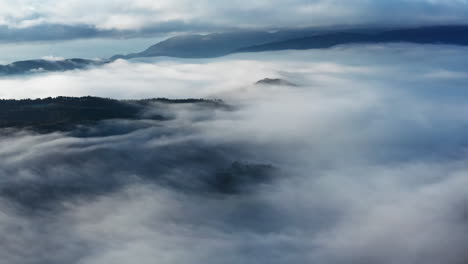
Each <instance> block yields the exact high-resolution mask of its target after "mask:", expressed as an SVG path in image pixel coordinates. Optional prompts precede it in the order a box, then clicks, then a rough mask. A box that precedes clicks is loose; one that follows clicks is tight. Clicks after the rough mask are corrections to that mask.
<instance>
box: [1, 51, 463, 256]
mask: <svg viewBox="0 0 468 264" xmlns="http://www.w3.org/2000/svg"><path fill="white" fill-rule="evenodd" d="M428 54H430V56H428ZM467 54H468V50H467V49H466V48H455V47H448V46H425V47H424V49H421V46H418V45H378V46H375V45H370V46H360V47H356V46H355V47H340V48H335V49H329V50H316V51H286V52H276V53H261V54H255V55H252V54H237V55H234V56H227V57H224V58H220V59H213V60H164V59H161V58H159V59H154V60H152V61H151V60H150V61H149V62H146V63H142V62H128V61H123V60H119V61H116V62H114V63H112V64H109V65H107V66H104V67H99V68H94V69H90V70H83V71H72V72H65V73H51V74H44V75H31V76H28V77H9V78H4V79H0V87H14V88H15V89H2V90H1V93H2V96H4V97H11V98H24V97H38V96H49V95H51V96H55V95H88V94H91V95H99V96H106V97H117V98H140V97H158V96H166V97H177V98H184V97H210V96H211V97H217V98H223V99H225V100H226V102H227V103H230V104H232V105H234V106H236V109H235V110H234V111H228V112H225V111H213V112H212V111H208V112H207V111H202V110H200V109H198V110H196V109H193V108H187V109H184V108H183V107H182V108H178V107H174V108H173V109H172V111H174V112H175V113H176V115H177V117H178V118H177V119H176V120H173V121H168V122H157V121H116V120H114V121H108V122H103V123H100V124H99V125H96V126H93V127H92V128H91V132H89V133H91V135H92V136H91V137H80V136H76V135H74V134H73V133H71V134H69V133H54V134H47V135H36V134H31V133H28V132H24V131H23V132H20V133H17V134H16V133H13V132H5V133H4V134H0V177H1V179H2V181H1V185H0V186H13V187H14V186H16V185H15V184H20V187H21V188H19V189H13V190H21V191H22V192H21V193H22V194H23V195H24V196H25V197H26V198H27V197H28V192H26V191H25V190H32V191H34V190H37V189H39V190H41V188H45V190H47V186H48V185H47V183H48V184H52V186H59V187H60V186H62V188H64V190H65V191H67V192H66V198H62V199H58V201H57V203H58V204H59V205H57V206H58V208H54V209H53V211H52V212H53V213H50V214H47V212H48V211H47V210H40V209H38V210H39V212H38V213H37V214H34V213H31V214H28V215H26V216H25V215H22V214H20V213H19V212H17V211H16V210H14V209H13V208H10V206H9V205H10V204H11V203H10V202H11V201H3V200H0V233H2V238H3V239H2V240H1V241H0V255H2V257H4V258H5V259H7V260H8V262H9V263H12V264H17V263H18V264H19V263H21V264H25V263H26V264H30V263H31V264H33V263H34V264H36V263H38V262H39V261H42V262H44V263H54V264H55V263H64V262H66V263H83V264H100V263H108V262H113V263H116V264H127V263H133V262H138V263H142V264H146V263H153V262H154V260H155V259H157V260H158V263H161V264H166V263H182V264H184V263H194V262H196V263H208V264H210V263H220V262H221V263H227V264H231V263H233V264H234V263H249V262H252V261H255V262H256V263H334V264H339V263H363V262H364V263H384V264H386V263H413V262H417V263H429V264H439V263H458V261H459V260H465V259H466V252H465V248H466V247H465V245H466V243H467V242H468V239H467V238H466V236H465V234H466V231H467V229H468V225H467V224H466V205H465V204H466V198H467V195H466V191H465V189H466V188H465V186H466V183H467V177H466V175H467V172H468V166H467V165H466V164H467V163H466V161H467V159H468V156H467V152H466V146H467V143H468V139H467V138H466V135H467V132H468V129H467V127H468V126H467V124H468V107H467V106H466V98H467V97H468V94H467V93H466V82H464V81H463V79H462V81H460V79H459V78H428V77H427V76H428V75H431V74H433V73H434V72H438V71H443V72H445V71H447V72H464V69H468V62H466V61H464V60H460V58H464V57H466V55H467ZM252 56H255V57H252ZM265 77H281V78H284V79H287V80H289V81H291V82H295V83H297V84H298V85H299V86H297V87H285V86H263V85H262V86H256V85H253V83H254V82H255V81H257V80H259V79H262V78H265ZM158 110H159V109H158V108H156V109H155V111H158ZM201 117H203V118H201ZM109 131H110V132H109ZM116 134H117V135H116ZM192 159H194V160H195V161H193V160H192ZM224 159H226V160H227V161H231V160H242V161H249V162H260V163H271V164H273V165H275V166H276V167H278V168H279V169H280V172H279V173H280V176H281V177H278V178H277V179H275V181H273V182H271V183H267V184H258V185H255V186H254V187H253V190H252V191H251V192H245V193H242V194H240V195H221V194H219V193H212V192H210V191H209V190H208V191H206V190H205V191H199V189H196V188H197V187H198V186H199V185H197V184H198V183H199V182H198V180H200V179H199V178H198V177H203V176H204V175H205V174H204V173H206V170H208V169H209V168H211V167H210V166H215V165H217V162H220V160H221V161H222V162H226V160H224ZM213 160H214V161H213ZM102 175H105V177H103V176H102ZM205 176H206V175H205ZM159 177H162V178H163V180H162V181H158V179H159ZM164 180H165V181H164ZM170 180H172V181H170ZM168 181H169V183H167V182H168ZM116 182H117V183H119V184H122V185H123V186H124V187H123V188H117V189H112V188H110V190H109V189H106V188H107V187H109V186H113V185H112V184H116ZM102 183H104V184H102ZM10 184H11V185H10ZM21 184H23V185H21ZM99 184H102V185H99ZM177 184H182V185H183V186H189V187H191V188H192V189H190V188H188V190H186V189H183V188H177V187H170V186H173V185H176V186H177ZM184 184H185V185H184ZM75 185H78V186H81V188H83V189H81V191H80V192H79V193H78V195H76V193H75V196H72V194H73V191H72V190H71V191H70V186H75ZM44 186H45V187H44ZM63 186H64V187H63ZM90 186H91V187H90ZM96 186H105V187H106V188H104V190H101V189H99V188H97V190H96V189H93V188H92V187H96ZM17 188H18V187H17ZM193 188H194V189H195V190H196V191H193ZM58 190H59V191H60V188H59V189H58ZM83 190H86V191H83ZM55 191H56V192H55V193H57V192H58V193H60V192H59V191H57V189H56V190H55ZM69 192H71V193H69ZM15 193H16V192H15ZM15 193H14V194H15ZM50 193H54V192H47V194H50ZM70 196H72V197H73V198H70ZM32 197H33V198H35V197H36V196H32ZM48 197H50V196H45V199H47V198H48ZM4 199H10V200H12V201H15V199H16V200H19V201H21V199H24V197H23V198H22V196H14V195H13V196H12V197H9V198H8V197H7V198H4ZM27 201H28V200H27ZM34 201H35V202H40V199H34ZM26 206H33V207H34V204H33V205H31V204H26ZM36 212H37V211H36ZM44 212H46V213H44ZM10 230H14V231H10ZM428 230H429V231H428ZM37 241H42V243H37ZM25 248H27V249H28V251H27V253H24V252H25V251H24V249H25ZM38 260H39V261H38ZM39 263H40V262H39ZM41 264H42V263H41Z"/></svg>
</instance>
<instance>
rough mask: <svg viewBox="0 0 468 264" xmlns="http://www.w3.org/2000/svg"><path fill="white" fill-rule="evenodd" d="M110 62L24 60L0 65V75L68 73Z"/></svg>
mask: <svg viewBox="0 0 468 264" xmlns="http://www.w3.org/2000/svg"><path fill="white" fill-rule="evenodd" d="M108 62H110V61H109V60H85V59H66V60H25V61H17V62H13V63H11V64H8V65H0V75H12V74H25V73H39V72H49V71H68V70H74V69H83V68H86V67H89V66H99V65H103V64H105V63H108Z"/></svg>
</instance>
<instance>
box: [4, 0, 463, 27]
mask: <svg viewBox="0 0 468 264" xmlns="http://www.w3.org/2000/svg"><path fill="white" fill-rule="evenodd" d="M0 10H1V11H0V25H7V26H12V27H20V28H25V27H31V26H36V25H40V24H59V25H89V26H92V27H96V28H97V29H101V30H113V29H118V30H141V29H145V28H154V29H156V30H157V31H160V30H171V31H186V30H190V29H193V28H205V29H206V28H210V27H214V26H216V27H229V28H233V27H234V28H237V27H248V28H251V27H256V28H258V27H297V26H330V25H336V24H345V25H349V24H352V25H353V24H421V23H431V24H439V23H466V22H467V18H468V16H467V15H466V14H468V12H467V11H468V3H467V2H466V1H465V0H438V1H435V0H398V1H395V0H383V1H368V0H352V1H350V0H346V1H344V0H313V1H309V0H277V1H255V2H252V1H245V0H236V1H215V2H214V1H207V0H203V1H197V2H193V1H188V0H176V1H174V0H172V1H169V0H160V1H147V0H135V1H128V0H118V1H116V0H113V1H107V0H106V1H100V2H99V3H96V2H95V1H89V0H81V1H78V0H63V1H51V0H46V1H40V2H39V1H32V0H22V1H15V2H14V3H13V2H11V1H8V0H2V1H0ZM388 10H392V12H391V13H389V12H388ZM158 28H161V29H160V30H158ZM91 33H92V32H91Z"/></svg>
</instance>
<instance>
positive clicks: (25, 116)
mask: <svg viewBox="0 0 468 264" xmlns="http://www.w3.org/2000/svg"><path fill="white" fill-rule="evenodd" d="M155 103H160V104H198V105H202V106H205V107H224V108H226V109H227V108H228V106H227V105H226V104H224V103H223V102H222V101H220V100H204V99H177V100H170V99H166V98H156V99H144V100H114V99H107V98H99V97H90V96H87V97H63V96H62V97H56V98H45V99H24V100H0V128H9V127H13V128H30V129H32V130H34V131H37V132H51V131H66V130H70V129H73V128H74V127H75V126H76V125H78V124H84V123H89V122H94V121H100V120H106V119H154V120H168V119H171V118H172V116H170V115H167V111H163V110H164V109H162V110H161V114H158V113H156V114H154V113H153V114H152V115H151V116H147V115H145V116H143V115H142V114H143V113H144V111H145V110H146V109H147V107H148V106H151V107H152V108H154V104H155Z"/></svg>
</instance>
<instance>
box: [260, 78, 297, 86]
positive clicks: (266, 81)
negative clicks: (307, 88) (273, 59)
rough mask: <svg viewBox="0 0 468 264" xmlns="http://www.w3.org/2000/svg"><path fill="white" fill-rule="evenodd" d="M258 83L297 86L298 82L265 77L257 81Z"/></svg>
mask: <svg viewBox="0 0 468 264" xmlns="http://www.w3.org/2000/svg"><path fill="white" fill-rule="evenodd" d="M255 84H256V85H282V86H297V84H295V83H292V82H289V81H286V80H283V79H271V78H265V79H262V80H260V81H258V82H256V83H255Z"/></svg>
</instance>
